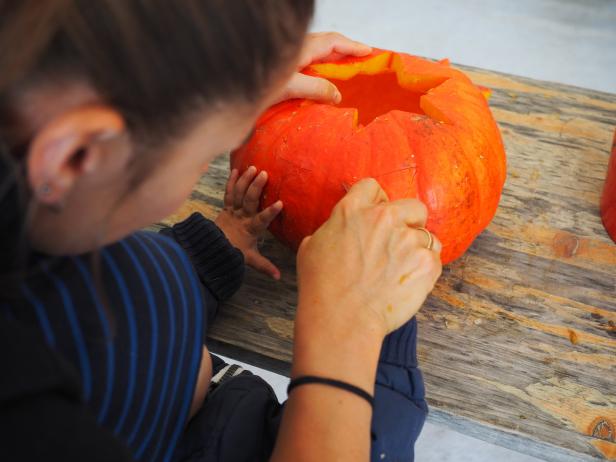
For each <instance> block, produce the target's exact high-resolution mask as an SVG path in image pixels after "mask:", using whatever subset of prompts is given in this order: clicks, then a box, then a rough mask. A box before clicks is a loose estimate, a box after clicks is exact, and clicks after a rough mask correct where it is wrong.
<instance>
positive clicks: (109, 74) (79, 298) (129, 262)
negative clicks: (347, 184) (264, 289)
mask: <svg viewBox="0 0 616 462" xmlns="http://www.w3.org/2000/svg"><path fill="white" fill-rule="evenodd" d="M312 8H313V5H312V2H311V1H309V0H302V1H297V0H296V1H291V0H263V1H259V2H256V1H249V0H244V1H239V0H238V1H235V2H228V1H223V0H201V1H198V0H185V1H177V2H169V1H164V0H149V1H148V2H142V1H139V0H125V1H122V2H117V1H113V0H100V1H95V2H92V1H89V0H87V1H86V0H49V1H46V2H38V1H35V0H21V1H19V2H12V1H3V2H0V62H1V67H0V70H1V72H0V119H1V135H2V145H3V155H2V163H1V164H0V165H1V167H2V173H3V175H2V176H3V180H4V181H3V183H2V185H3V188H2V191H0V193H1V194H0V201H1V204H2V224H1V225H0V232H2V244H1V245H2V252H3V269H2V286H1V287H2V299H1V301H0V303H1V304H0V307H1V308H2V310H3V311H2V313H3V317H2V321H1V322H0V330H1V335H0V338H1V339H2V340H1V342H2V345H1V348H0V349H1V350H2V353H1V355H2V356H1V358H0V363H1V364H2V368H3V371H4V372H5V376H4V378H3V381H2V385H1V386H0V403H1V408H0V409H2V410H1V411H0V425H1V426H2V432H1V433H2V438H3V441H2V444H1V445H0V447H1V448H2V449H0V451H5V454H3V456H4V458H9V459H10V460H20V459H21V460H34V459H36V460H41V459H46V460H56V459H57V460H65V461H66V460H68V461H70V460H131V458H136V459H140V460H220V459H221V458H223V456H224V455H225V454H235V453H234V452H232V451H231V449H236V447H237V446H238V443H237V442H236V440H234V439H233V435H231V440H228V439H225V438H226V437H227V436H229V435H225V438H217V437H216V436H217V435H216V434H215V432H216V431H221V429H220V428H218V427H216V426H213V427H212V422H213V421H215V422H220V419H218V420H216V418H217V416H216V414H215V412H214V410H216V409H218V410H219V411H221V412H222V411H223V410H225V409H227V407H225V406H226V404H225V403H228V402H229V401H228V399H225V400H223V402H221V401H220V400H221V398H220V397H221V396H229V395H230V392H229V393H226V394H225V393H221V392H220V391H221V390H215V391H213V392H211V396H208V397H207V398H206V394H207V390H208V387H209V384H210V379H211V377H212V363H211V360H210V356H209V354H207V349H206V348H205V347H204V330H205V327H206V326H207V321H208V320H207V318H208V317H209V318H212V315H211V313H213V312H215V310H216V306H217V304H218V302H219V301H222V300H224V299H225V298H226V297H228V296H229V294H230V293H232V292H233V290H234V288H236V287H237V283H238V280H240V279H241V267H240V266H241V264H242V261H243V259H245V260H246V262H247V263H249V264H252V265H254V266H256V267H258V268H260V269H262V270H265V271H268V272H270V273H271V274H272V275H274V276H276V270H275V269H274V268H272V266H270V265H269V264H268V262H266V261H265V260H264V259H263V258H262V257H260V255H258V253H257V252H256V238H255V232H258V231H260V230H262V229H263V228H265V227H266V226H267V224H268V223H269V221H271V220H272V219H273V218H274V217H275V216H276V214H277V213H279V212H280V209H281V208H282V206H283V204H275V205H274V206H273V208H271V209H268V210H266V211H264V212H262V213H261V214H258V213H257V212H256V210H254V207H253V206H251V205H250V202H251V201H252V202H253V203H254V197H255V195H256V196H257V197H258V194H259V193H260V191H261V189H262V188H263V185H264V184H265V181H266V176H265V175H264V174H261V175H260V176H256V172H255V171H253V170H251V171H250V172H248V173H244V175H243V176H242V177H241V178H240V179H237V174H236V173H234V174H233V175H232V177H231V179H230V185H229V190H228V192H227V199H228V202H227V207H226V210H225V211H224V212H223V213H222V215H221V217H220V219H219V220H217V222H218V224H219V225H220V226H221V228H222V229H223V231H224V232H225V234H226V237H225V236H224V235H222V233H220V231H219V230H218V228H217V227H216V226H215V225H214V224H213V223H211V222H207V221H205V220H204V219H203V217H199V216H195V217H191V218H190V219H189V220H188V221H187V222H185V223H182V224H180V225H179V226H176V227H174V229H173V230H170V231H169V232H167V234H168V235H169V236H170V237H172V238H173V239H169V238H168V237H159V236H155V235H151V234H148V233H139V232H137V230H139V229H141V228H143V227H144V226H146V225H149V224H151V223H153V222H156V221H157V220H160V219H161V218H163V217H164V216H166V215H168V214H169V213H171V212H172V211H174V210H175V209H176V208H177V207H178V206H179V205H180V204H181V203H182V201H183V200H184V199H185V198H186V197H187V196H188V194H189V193H190V191H191V190H192V188H193V186H194V184H195V182H196V181H197V180H198V178H199V176H200V175H201V172H202V171H203V170H204V168H206V167H207V164H208V163H209V162H210V161H211V160H212V159H213V158H214V157H215V156H216V155H217V154H218V153H220V152H225V151H227V150H230V149H233V148H234V147H237V146H238V145H239V144H241V142H242V140H244V139H245V138H246V136H247V135H248V134H249V133H250V131H251V127H252V125H253V123H254V121H255V119H256V117H257V115H258V114H259V113H260V112H261V111H262V110H264V109H265V108H266V107H268V106H269V105H271V104H272V103H274V102H276V101H279V100H281V99H284V98H290V97H313V98H317V99H322V100H324V101H330V102H333V103H335V102H337V101H339V95H337V91H336V90H335V88H334V87H333V86H332V85H330V84H328V83H327V82H325V81H322V80H319V79H311V78H308V77H304V76H301V75H299V74H296V73H295V71H296V70H297V69H298V68H301V67H303V66H305V65H306V64H308V63H309V62H311V61H314V60H318V59H320V58H323V57H325V56H327V55H330V54H332V53H334V54H340V55H344V54H353V55H357V56H362V55H365V54H367V53H369V52H370V49H369V48H367V47H365V46H363V45H361V44H357V43H355V42H352V41H349V40H348V39H344V38H342V37H340V36H336V35H321V36H316V37H313V38H311V40H308V41H306V42H305V41H304V39H305V35H306V29H307V25H308V22H309V19H310V17H311V14H312ZM304 42H305V43H304ZM302 46H303V49H302ZM234 175H235V176H234ZM234 185H235V187H234ZM238 185H239V186H238ZM231 194H233V195H234V198H233V200H230V201H229V199H230V195H231ZM247 221H248V222H250V223H253V224H254V223H257V224H258V225H259V226H251V227H249V228H246V223H247ZM425 221H426V209H425V207H424V206H423V205H422V204H420V203H419V202H418V201H415V200H405V201H396V202H389V201H388V199H387V196H386V194H385V193H384V192H383V190H382V189H381V188H380V186H379V185H378V184H377V183H376V182H375V181H374V180H370V179H365V180H363V181H360V182H358V183H357V184H356V185H355V186H354V187H353V188H351V190H350V191H349V193H348V194H347V196H346V197H345V198H344V199H343V200H342V201H341V202H340V203H339V204H338V205H337V207H336V208H335V209H334V211H333V212H332V215H331V217H330V219H329V220H328V221H327V222H326V223H325V224H324V225H323V226H322V227H321V228H320V229H319V230H318V231H317V232H316V233H315V234H314V235H313V236H311V237H309V238H307V239H306V240H305V241H304V242H303V243H302V246H301V248H300V250H299V253H298V261H297V266H298V268H297V269H298V281H299V299H298V308H297V318H296V324H295V344H294V358H293V369H292V378H293V380H294V385H295V388H294V389H293V390H292V392H291V393H290V398H289V400H288V402H287V403H286V405H285V410H284V415H283V416H282V422H281V423H280V422H279V419H278V418H273V419H272V422H268V423H267V424H265V423H264V424H263V428H264V429H265V430H263V432H264V433H263V435H264V436H263V438H266V436H265V435H266V434H267V435H268V437H269V436H271V434H273V437H275V447H274V448H273V449H272V448H271V447H270V446H268V445H265V446H264V447H260V448H259V451H261V452H260V453H259V454H253V455H250V454H249V453H248V454H247V453H242V454H241V455H240V456H238V457H242V459H241V460H260V459H263V458H268V457H270V456H271V460H330V459H331V460H353V461H356V460H366V459H368V457H369V454H370V452H371V438H370V433H371V421H372V434H373V435H372V436H373V437H372V440H373V441H372V457H373V458H377V457H378V458H381V459H383V458H385V457H387V455H388V454H387V453H386V452H384V451H388V450H389V449H388V448H392V449H391V450H392V453H391V456H390V457H389V460H392V459H393V460H395V458H396V457H398V455H396V454H395V452H396V449H395V448H396V447H397V446H396V445H398V446H399V445H400V439H401V438H402V439H407V440H408V439H410V440H411V451H412V441H413V438H415V437H416V436H417V434H418V432H419V430H420V428H421V424H422V423H423V418H424V417H425V408H424V407H425V404H422V403H423V389H422V386H421V377H420V375H419V371H418V369H417V368H416V358H415V353H414V341H415V340H414V339H415V335H416V333H415V327H414V325H415V324H414V321H410V322H409V319H411V318H412V316H413V315H414V314H415V313H416V311H417V310H418V309H419V307H420V306H421V304H422V303H423V301H424V299H425V297H426V296H427V294H428V293H429V291H430V290H431V289H432V287H433V285H434V283H435V281H436V279H437V278H438V275H439V274H440V262H439V255H438V251H439V248H440V245H439V244H438V242H436V245H435V246H434V249H432V246H431V245H430V244H429V242H430V240H431V237H430V235H429V233H427V232H425V231H423V230H421V229H417V228H421V227H422V226H423V225H424V224H425ZM247 229H250V230H251V231H252V232H249V233H247V232H246V230H247ZM234 246H236V247H238V248H239V250H240V251H241V254H240V253H238V251H237V250H236V248H235V247H234ZM428 247H431V248H430V249H428ZM401 326H403V329H402V330H396V329H398V328H400V327H401ZM394 331H395V332H394ZM392 332H393V334H392V335H389V336H387V338H386V340H385V343H383V339H384V338H385V337H386V335H387V334H389V333H392ZM410 338H412V341H410V342H409V339H410ZM379 355H380V356H381V362H380V363H379ZM377 365H378V375H377ZM215 367H216V366H215ZM315 377H316V378H317V379H316V380H315ZM319 379H321V383H315V382H318V381H319ZM242 380H248V379H245V378H243V379H242ZM375 382H376V384H377V385H376V386H375ZM229 383H230V384H231V382H229ZM235 383H238V382H237V381H236V382H235ZM253 385H254V386H255V387H258V385H257V384H256V382H254V383H253ZM221 387H222V386H221ZM407 395H408V396H407ZM409 396H410V399H409V398H408V397H409ZM373 397H374V415H373V412H372V407H371V405H370V404H371V401H372V399H373ZM265 401H267V399H266V400H265ZM251 402H254V400H253V401H251ZM217 406H218V407H217ZM267 406H269V407H268V409H269V410H271V411H272V412H274V413H275V412H278V411H277V410H276V409H275V408H272V407H271V405H270V404H267ZM243 409H244V408H243ZM396 412H397V414H396ZM409 416H410V417H409ZM218 417H219V416H218ZM277 419H278V420H277ZM405 419H406V420H405ZM223 420H224V419H223ZM407 423H408V424H409V425H411V426H413V425H414V426H415V427H416V428H413V429H409V430H408V432H403V433H400V432H399V431H397V430H396V428H397V427H400V426H402V427H403V428H407V426H406V424H407ZM278 425H280V428H279V429H278ZM226 429H227V427H224V428H222V431H224V430H226ZM409 435H412V438H411V437H409ZM388 438H389V439H390V440H391V441H390V440H388ZM204 441H207V442H208V445H204V443H203V442H204ZM210 443H211V444H210ZM402 446H404V450H405V451H407V455H408V456H409V457H412V455H411V454H410V453H408V449H409V448H408V441H407V442H406V443H404V444H402ZM230 451H231V452H230ZM240 452H241V451H240ZM229 457H235V456H227V458H229ZM400 457H402V456H400ZM236 460H237V459H236Z"/></svg>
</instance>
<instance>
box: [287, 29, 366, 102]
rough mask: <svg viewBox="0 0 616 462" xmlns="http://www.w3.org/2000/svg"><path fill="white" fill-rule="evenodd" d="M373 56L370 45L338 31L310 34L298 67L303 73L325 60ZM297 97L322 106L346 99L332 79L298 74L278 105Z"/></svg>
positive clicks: (289, 84)
mask: <svg viewBox="0 0 616 462" xmlns="http://www.w3.org/2000/svg"><path fill="white" fill-rule="evenodd" d="M370 53H372V48H370V47H369V46H368V45H364V44H363V43H360V42H356V41H354V40H351V39H349V38H347V37H345V36H344V35H341V34H338V33H337V32H320V33H315V34H308V36H307V37H306V41H305V43H304V47H303V49H302V52H301V55H300V60H299V65H298V67H299V69H300V70H301V69H303V68H305V67H306V66H308V65H310V64H312V63H314V62H318V61H319V60H321V59H323V58H328V59H331V60H336V59H339V58H342V57H344V56H358V57H361V56H366V55H369V54H370ZM293 98H307V99H313V100H315V101H319V102H322V103H332V104H338V103H339V102H340V101H341V99H342V96H341V95H340V92H339V91H338V89H337V88H336V86H335V85H334V84H333V83H331V82H329V81H328V80H326V79H322V78H319V77H311V76H308V75H304V74H302V73H300V72H296V73H295V74H294V75H293V77H291V80H289V82H288V83H287V85H286V88H285V90H284V92H283V93H282V95H281V96H280V98H279V99H278V100H277V101H276V102H277V103H279V102H281V101H285V100H287V99H293Z"/></svg>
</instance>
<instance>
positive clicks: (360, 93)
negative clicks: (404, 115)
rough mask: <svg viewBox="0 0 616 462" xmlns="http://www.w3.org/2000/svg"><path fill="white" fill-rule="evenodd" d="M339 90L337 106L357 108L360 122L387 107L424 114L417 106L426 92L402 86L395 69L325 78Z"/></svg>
mask: <svg viewBox="0 0 616 462" xmlns="http://www.w3.org/2000/svg"><path fill="white" fill-rule="evenodd" d="M328 80H329V81H330V82H332V83H333V84H334V85H336V86H337V87H338V90H340V93H341V94H342V101H341V102H340V104H339V106H340V107H344V108H347V107H348V108H355V109H357V110H358V121H359V124H360V125H364V126H365V125H368V124H369V123H370V122H372V121H373V120H374V119H375V118H376V117H378V116H380V115H383V114H386V113H387V112H389V111H392V110H395V109H398V110H400V111H405V112H412V113H415V114H421V115H425V113H424V111H423V110H422V109H421V107H420V106H419V101H420V98H421V97H422V96H423V95H424V94H425V92H417V91H412V90H407V89H406V88H402V87H401V86H400V85H399V84H398V79H397V76H396V73H395V72H393V71H392V72H386V73H381V74H376V75H356V76H355V77H353V78H351V79H349V80H338V79H328Z"/></svg>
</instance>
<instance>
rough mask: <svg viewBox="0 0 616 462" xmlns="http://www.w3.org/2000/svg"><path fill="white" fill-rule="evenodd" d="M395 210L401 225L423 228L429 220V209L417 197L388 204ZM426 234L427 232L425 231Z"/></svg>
mask: <svg viewBox="0 0 616 462" xmlns="http://www.w3.org/2000/svg"><path fill="white" fill-rule="evenodd" d="M387 207H389V208H390V210H391V211H393V214H394V217H395V218H396V223H395V224H397V225H399V226H411V227H413V228H423V227H424V226H426V221H427V220H428V209H427V207H426V206H425V205H424V204H423V202H421V201H419V200H417V199H400V200H397V201H393V202H390V203H388V204H387ZM424 234H425V233H424Z"/></svg>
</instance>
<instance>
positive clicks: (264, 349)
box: [168, 67, 616, 462]
mask: <svg viewBox="0 0 616 462" xmlns="http://www.w3.org/2000/svg"><path fill="white" fill-rule="evenodd" d="M463 69H464V70H466V71H467V72H468V73H469V75H470V76H471V78H473V80H474V81H475V83H477V84H481V85H485V86H487V87H490V88H492V90H493V94H492V98H491V100H490V106H491V107H492V111H493V113H494V116H495V117H496V119H497V121H498V123H499V125H500V127H501V130H502V133H503V138H504V140H505V145H506V149H507V155H508V178H507V182H506V185H505V190H504V193H503V197H502V200H501V202H500V208H499V209H498V213H497V215H496V217H495V218H494V221H493V222H492V224H491V225H490V226H489V227H488V229H487V230H486V231H484V232H483V234H481V235H480V236H479V237H478V238H477V240H476V241H475V243H474V244H473V246H472V247H471V249H470V250H469V251H468V252H467V254H466V255H465V256H464V257H462V258H461V259H459V260H458V261H456V262H454V263H452V264H450V265H448V266H447V267H446V268H445V269H444V271H443V276H442V278H441V279H440V281H439V283H438V285H437V287H436V289H435V290H434V292H433V294H432V295H431V296H430V298H429V299H428V301H427V302H426V304H425V306H424V307H423V309H422V310H421V312H420V313H419V314H418V319H419V323H420V339H419V357H420V363H421V367H422V370H423V373H424V377H425V381H426V389H427V399H428V402H429V404H430V408H431V413H430V416H429V418H430V419H431V420H432V421H436V422H440V423H444V424H447V425H448V426H451V427H453V428H455V429H457V430H459V431H461V432H463V433H466V434H470V435H472V436H475V437H478V438H481V439H484V440H487V441H491V442H494V443H496V444H499V445H502V446H506V447H509V448H512V449H514V450H516V451H520V452H524V453H528V454H531V455H534V456H537V457H539V458H542V459H545V460H549V461H576V462H579V461H595V460H616V245H614V243H613V242H612V241H611V240H610V239H609V237H608V236H607V233H606V231H605V230H604V228H603V226H602V224H601V220H600V218H599V211H598V204H599V197H600V194H601V190H602V185H603V181H604V179H605V174H606V168H607V162H608V157H609V152H610V148H611V143H612V135H613V131H614V127H616V95H611V94H606V93H599V92H595V91H590V90H584V89H580V88H575V87H570V86H565V85H558V84H554V83H547V82H539V81H535V80H530V79H525V78H520V77H514V76H510V75H504V74H499V73H494V72H488V71H484V70H479V69H474V68H466V67H463ZM227 172H228V157H227V156H224V157H222V158H220V159H218V160H217V161H216V162H214V163H213V165H212V166H211V168H210V171H209V173H208V174H207V175H206V176H204V177H203V178H202V180H201V182H200V183H199V185H198V186H197V188H196V190H195V191H194V193H193V195H192V199H191V200H190V201H189V202H187V203H186V204H185V205H184V206H183V207H182V209H181V210H180V211H179V212H178V213H177V214H176V215H174V216H172V217H170V218H169V220H168V222H174V221H176V220H179V219H180V218H183V217H185V216H186V215H187V214H188V213H189V212H191V211H193V210H199V211H201V212H203V213H204V214H205V215H206V216H209V217H214V216H215V215H216V212H217V210H218V209H219V208H220V207H221V206H222V192H223V186H224V183H225V180H226V177H227ZM262 247H263V252H264V254H265V255H267V256H269V257H271V258H272V260H273V261H274V262H275V263H276V264H277V265H279V267H280V268H281V270H282V274H283V278H282V281H281V282H274V281H272V280H270V279H268V278H267V277H265V276H262V275H260V274H258V273H256V272H255V271H252V270H250V269H249V270H248V272H247V274H246V280H245V283H244V286H243V287H242V289H241V290H240V291H239V292H238V293H237V294H236V295H235V296H234V297H233V298H232V299H231V301H230V302H229V303H228V304H227V305H226V306H224V307H223V308H222V310H221V312H220V315H219V318H218V320H217V321H216V323H215V325H214V326H213V329H212V330H211V333H210V339H209V342H210V347H211V348H212V349H213V350H214V351H217V352H220V353H223V354H228V355H231V356H233V357H235V358H238V359H240V360H243V361H246V362H249V363H253V364H256V365H259V366H262V367H265V368H267V369H270V370H274V371H277V372H280V373H283V374H287V375H288V371H289V364H290V361H291V345H292V341H293V318H294V314H295V301H296V279H295V265H294V255H293V254H292V253H291V252H289V251H288V250H286V249H285V248H282V247H281V246H280V245H279V244H278V243H276V242H275V241H274V240H273V239H271V238H266V239H265V240H264V242H263V246H262ZM463 459H464V457H463V455H461V456H460V460H461V461H462V460H463Z"/></svg>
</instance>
